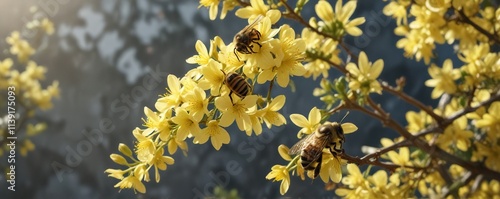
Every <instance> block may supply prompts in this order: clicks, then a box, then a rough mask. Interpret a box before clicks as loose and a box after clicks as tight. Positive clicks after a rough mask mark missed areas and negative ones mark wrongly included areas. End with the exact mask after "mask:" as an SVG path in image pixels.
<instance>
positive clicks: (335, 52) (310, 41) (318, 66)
mask: <svg viewBox="0 0 500 199" xmlns="http://www.w3.org/2000/svg"><path fill="white" fill-rule="evenodd" d="M301 37H302V39H303V40H304V42H305V43H306V54H308V58H309V59H310V61H309V60H308V61H309V62H307V63H306V64H305V65H304V68H305V69H306V72H305V73H304V77H307V78H308V77H310V76H311V75H312V76H313V79H314V80H316V78H317V77H318V76H319V75H323V77H325V78H326V77H328V71H329V70H330V68H331V65H330V64H329V63H328V62H326V61H323V60H321V59H318V58H316V56H320V57H321V58H323V59H328V58H329V60H330V61H331V62H332V63H334V64H340V63H342V60H341V59H340V58H339V53H340V50H339V49H338V48H337V44H338V42H337V41H335V40H333V39H331V38H325V37H323V36H322V35H318V34H317V33H315V32H313V31H311V30H310V29H309V28H304V29H302V34H301Z"/></svg>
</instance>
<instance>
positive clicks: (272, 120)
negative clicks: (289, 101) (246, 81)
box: [259, 95, 286, 129]
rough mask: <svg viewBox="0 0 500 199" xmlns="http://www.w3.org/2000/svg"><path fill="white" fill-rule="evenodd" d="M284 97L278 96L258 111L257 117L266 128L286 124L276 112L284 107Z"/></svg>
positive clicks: (283, 118)
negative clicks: (260, 118) (259, 116)
mask: <svg viewBox="0 0 500 199" xmlns="http://www.w3.org/2000/svg"><path fill="white" fill-rule="evenodd" d="M285 100H286V97H285V96H284V95H279V96H277V97H276V98H274V99H273V100H272V101H271V103H268V104H267V105H266V107H264V108H263V109H261V110H259V115H261V117H262V119H263V120H264V122H265V123H266V126H267V128H269V129H271V126H272V125H275V126H281V125H282V124H286V119H285V117H283V115H281V113H279V112H278V111H279V110H280V109H281V108H283V106H284V105H285Z"/></svg>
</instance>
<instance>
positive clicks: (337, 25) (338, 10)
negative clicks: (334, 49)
mask: <svg viewBox="0 0 500 199" xmlns="http://www.w3.org/2000/svg"><path fill="white" fill-rule="evenodd" d="M355 9H356V1H348V2H347V3H346V4H345V5H342V1H337V4H336V5H335V12H334V11H333V8H332V6H331V5H330V3H329V2H328V1H324V0H321V1H318V3H317V4H316V6H315V10H316V14H318V16H319V18H321V19H322V20H323V21H320V22H319V23H318V25H319V26H320V30H322V31H326V32H327V34H330V35H332V36H333V37H334V38H336V39H338V38H340V37H341V36H343V35H344V34H345V33H344V31H345V32H347V33H348V34H350V35H352V36H360V35H361V34H363V31H361V29H359V28H358V27H357V26H359V25H361V24H363V23H364V22H365V18H364V17H358V18H356V19H353V20H352V21H349V18H350V17H351V16H352V14H353V13H354V10H355Z"/></svg>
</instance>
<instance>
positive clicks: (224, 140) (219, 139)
mask: <svg viewBox="0 0 500 199" xmlns="http://www.w3.org/2000/svg"><path fill="white" fill-rule="evenodd" d="M208 138H210V141H211V142H212V146H213V147H214V148H215V149H216V150H219V149H220V147H221V146H222V144H229V141H230V140H231V138H230V137H229V133H228V132H227V131H226V129H224V128H222V127H220V126H219V122H218V121H217V120H210V121H209V122H208V123H207V127H205V128H204V129H202V130H201V133H200V134H198V135H197V136H195V137H194V140H193V142H194V143H196V144H204V143H205V142H207V141H208Z"/></svg>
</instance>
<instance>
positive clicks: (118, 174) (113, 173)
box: [104, 169, 126, 180]
mask: <svg viewBox="0 0 500 199" xmlns="http://www.w3.org/2000/svg"><path fill="white" fill-rule="evenodd" d="M104 172H105V173H108V176H109V177H113V178H116V179H118V180H121V179H123V174H125V173H126V171H124V170H121V169H106V171H104Z"/></svg>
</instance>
